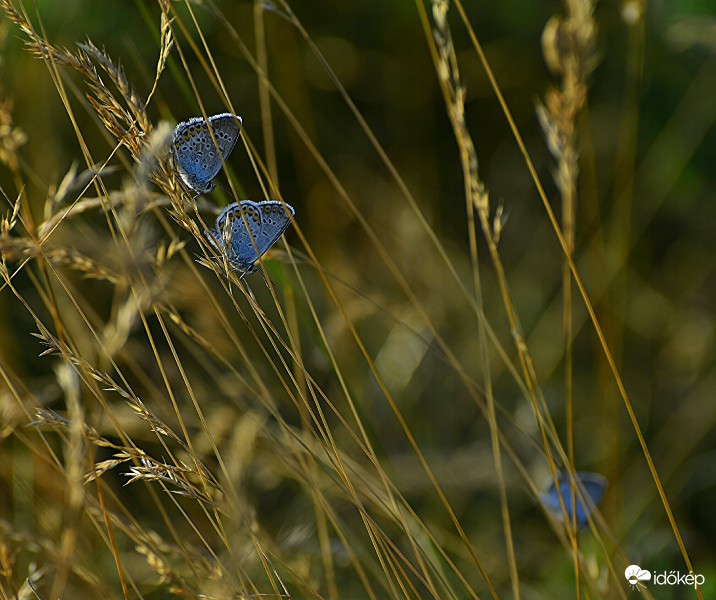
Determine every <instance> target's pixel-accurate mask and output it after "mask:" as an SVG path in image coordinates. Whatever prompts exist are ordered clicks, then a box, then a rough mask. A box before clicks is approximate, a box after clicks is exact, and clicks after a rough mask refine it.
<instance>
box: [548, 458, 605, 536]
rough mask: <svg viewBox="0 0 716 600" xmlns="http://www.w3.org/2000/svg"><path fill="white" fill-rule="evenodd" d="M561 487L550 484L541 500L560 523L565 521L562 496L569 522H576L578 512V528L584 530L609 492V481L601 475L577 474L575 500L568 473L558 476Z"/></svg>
mask: <svg viewBox="0 0 716 600" xmlns="http://www.w3.org/2000/svg"><path fill="white" fill-rule="evenodd" d="M557 477H558V479H559V487H557V486H555V485H554V481H553V482H552V483H551V484H550V486H549V488H548V489H547V491H546V492H544V493H542V494H540V500H541V501H542V504H543V505H544V507H545V508H546V509H547V510H548V511H549V513H550V514H551V515H552V516H553V517H554V518H555V519H557V520H558V521H563V520H564V511H563V510H562V504H561V503H560V501H559V497H560V496H562V501H563V502H564V507H565V508H566V509H567V515H568V516H569V521H570V522H572V521H573V520H574V515H575V512H576V516H577V528H578V529H582V528H583V527H585V526H586V525H587V522H588V517H590V516H591V515H592V513H593V512H594V510H595V508H596V507H597V505H598V504H599V503H600V502H601V501H602V498H604V493H605V492H606V491H607V479H606V477H603V476H602V475H600V474H599V473H587V472H577V473H576V478H575V480H576V483H577V485H576V486H575V488H574V499H573V498H572V484H571V482H572V479H571V477H570V475H569V473H567V472H566V471H562V472H561V473H559V474H558V476H557Z"/></svg>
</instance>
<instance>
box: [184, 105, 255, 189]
mask: <svg viewBox="0 0 716 600" xmlns="http://www.w3.org/2000/svg"><path fill="white" fill-rule="evenodd" d="M209 125H211V129H212V131H213V133H214V136H213V137H212V135H211V133H209ZM209 125H207V123H206V121H204V119H203V118H202V117H194V118H192V119H189V120H188V121H184V122H182V123H179V125H177V126H176V129H175V130H174V138H173V140H172V152H173V154H174V161H175V162H176V165H177V167H178V171H179V175H180V176H181V178H182V180H183V181H184V183H185V184H186V185H187V186H189V188H191V190H192V191H193V192H195V193H197V194H201V193H207V192H210V191H211V190H213V189H214V184H213V183H211V180H212V179H214V177H216V176H217V175H218V173H219V171H221V165H222V161H225V160H226V159H227V158H228V157H229V154H231V151H232V150H233V149H234V146H235V145H236V140H238V139H239V133H240V132H241V117H238V116H236V115H233V114H231V113H221V114H220V115H214V116H213V117H209Z"/></svg>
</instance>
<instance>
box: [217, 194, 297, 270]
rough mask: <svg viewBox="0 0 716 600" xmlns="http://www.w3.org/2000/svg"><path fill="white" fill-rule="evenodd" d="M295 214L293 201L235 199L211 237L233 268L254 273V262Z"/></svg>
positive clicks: (276, 238) (218, 219) (220, 217)
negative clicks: (238, 200) (286, 202)
mask: <svg viewBox="0 0 716 600" xmlns="http://www.w3.org/2000/svg"><path fill="white" fill-rule="evenodd" d="M295 214H296V212H295V211H294V210H293V207H292V206H291V205H290V204H284V203H282V202H277V201H275V200H270V201H267V202H252V201H251V200H242V201H241V202H240V203H239V202H234V203H232V204H229V206H227V207H226V208H225V209H224V210H223V211H222V212H221V214H220V215H219V216H218V217H217V219H216V227H215V228H214V229H210V230H209V235H208V236H207V237H208V238H209V241H210V242H211V243H212V244H213V245H214V246H215V247H216V248H217V249H218V250H219V251H220V252H221V253H222V254H223V255H224V256H226V258H227V260H228V263H229V265H230V266H231V267H232V268H233V269H235V270H237V271H241V272H243V274H249V273H253V272H254V271H255V270H256V267H255V266H254V263H255V262H256V261H257V260H258V259H259V257H261V256H263V254H264V253H265V252H266V251H267V250H268V249H269V248H270V247H271V246H273V245H274V243H276V241H277V240H278V238H280V237H281V236H282V235H283V233H284V232H285V231H286V229H287V228H288V226H289V225H290V224H291V217H293V216H294V215H295Z"/></svg>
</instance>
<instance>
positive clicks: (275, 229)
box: [256, 200, 296, 256]
mask: <svg viewBox="0 0 716 600" xmlns="http://www.w3.org/2000/svg"><path fill="white" fill-rule="evenodd" d="M258 206H259V208H260V209H261V234H260V235H259V238H258V239H257V240H256V248H257V249H258V251H259V256H263V255H264V253H265V252H266V251H267V250H268V249H269V248H270V247H271V246H273V245H274V244H275V243H276V240H278V238H280V237H281V236H282V235H283V234H284V232H285V231H286V229H287V228H288V226H289V225H290V224H291V217H292V216H293V215H295V214H296V211H294V210H293V207H292V206H291V205H290V204H283V203H282V202H277V201H275V200H270V201H268V202H261V203H260V204H259V205H258Z"/></svg>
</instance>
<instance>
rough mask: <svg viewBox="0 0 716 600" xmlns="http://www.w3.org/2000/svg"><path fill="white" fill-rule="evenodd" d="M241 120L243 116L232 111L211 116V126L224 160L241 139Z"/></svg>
mask: <svg viewBox="0 0 716 600" xmlns="http://www.w3.org/2000/svg"><path fill="white" fill-rule="evenodd" d="M241 122H242V121H241V117H238V116H236V115H232V114H231V113H222V114H220V115H214V116H213V117H210V118H209V123H211V128H212V129H213V130H214V137H215V138H216V143H217V144H218V146H219V151H220V152H221V155H222V156H223V157H224V160H226V159H227V158H229V154H231V151H232V150H233V149H234V146H235V145H236V141H237V140H238V139H239V133H240V132H241ZM217 173H218V171H217Z"/></svg>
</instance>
